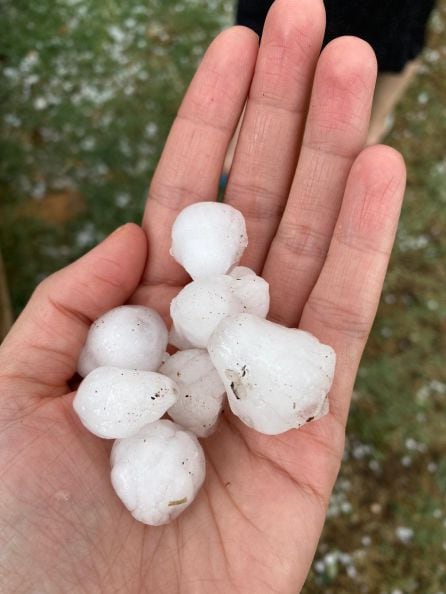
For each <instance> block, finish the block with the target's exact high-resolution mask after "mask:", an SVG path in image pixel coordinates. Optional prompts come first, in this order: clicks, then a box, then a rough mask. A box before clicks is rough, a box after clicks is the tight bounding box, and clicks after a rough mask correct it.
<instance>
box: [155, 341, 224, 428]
mask: <svg viewBox="0 0 446 594" xmlns="http://www.w3.org/2000/svg"><path fill="white" fill-rule="evenodd" d="M160 373H163V374H164V375H167V376H168V377H170V378H171V379H172V380H174V381H175V382H176V384H177V386H178V389H179V397H178V400H177V401H176V402H175V404H174V405H173V406H171V408H170V409H169V411H168V414H169V416H170V417H171V419H173V420H174V421H175V423H178V424H179V425H181V426H182V427H184V428H185V429H188V430H189V431H192V432H193V433H195V435H198V437H207V436H208V435H210V434H211V433H212V432H213V431H214V429H215V427H216V426H217V421H218V417H219V415H220V413H221V409H222V406H223V398H224V396H225V387H224V385H223V382H222V381H221V379H220V376H219V375H218V373H217V370H216V369H215V367H214V366H213V364H212V361H211V359H210V357H209V355H208V353H207V351H204V350H201V349H190V350H187V351H178V352H177V353H175V355H172V356H171V357H170V358H169V359H168V360H167V361H166V362H165V363H164V365H162V367H161V368H160Z"/></svg>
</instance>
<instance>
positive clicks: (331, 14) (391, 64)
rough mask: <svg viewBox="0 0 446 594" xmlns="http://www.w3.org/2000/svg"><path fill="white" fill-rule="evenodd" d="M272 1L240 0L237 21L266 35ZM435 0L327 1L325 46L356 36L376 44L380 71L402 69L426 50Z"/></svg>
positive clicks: (374, 46) (372, 44)
mask: <svg viewBox="0 0 446 594" xmlns="http://www.w3.org/2000/svg"><path fill="white" fill-rule="evenodd" d="M272 3H273V2H272V0H239V1H238V5H237V23H238V24H239V25H245V26H246V27H250V28H251V29H253V30H254V31H255V32H256V33H257V34H258V35H261V34H262V31H263V25H264V22H265V18H266V15H267V13H268V10H269V8H270V7H271V4H272ZM434 4H435V0H325V9H326V12H327V28H326V32H325V37H324V44H323V45H324V46H325V45H326V44H327V43H329V42H330V41H331V40H332V39H335V38H336V37H340V36H341V35H355V36H356V37H360V38H361V39H364V40H365V41H367V42H368V43H370V45H371V46H372V47H373V49H374V51H375V54H376V57H377V59H378V69H379V71H380V72H400V71H401V70H402V69H403V68H404V66H405V65H406V63H407V62H408V61H410V60H413V59H414V58H415V57H416V56H417V55H418V54H419V53H420V51H421V50H422V49H423V47H424V44H425V36H426V25H427V21H428V18H429V16H430V13H431V11H432V9H433V7H434Z"/></svg>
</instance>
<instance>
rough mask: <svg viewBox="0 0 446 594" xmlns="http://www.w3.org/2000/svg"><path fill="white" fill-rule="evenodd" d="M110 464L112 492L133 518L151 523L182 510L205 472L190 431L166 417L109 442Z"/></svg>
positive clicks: (202, 459) (170, 517)
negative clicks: (129, 434) (110, 443)
mask: <svg viewBox="0 0 446 594" xmlns="http://www.w3.org/2000/svg"><path fill="white" fill-rule="evenodd" d="M111 466H112V471H111V480H112V484H113V487H114V489H115V491H116V493H117V495H118V497H119V498H120V499H121V501H122V503H123V504H124V505H125V507H126V508H127V509H128V510H129V511H130V513H131V514H132V516H133V517H134V518H135V519H136V520H139V521H140V522H144V523H145V524H150V525H151V526H159V525H160V524H167V523H168V522H170V521H171V520H173V519H174V518H176V517H177V516H178V515H179V514H180V513H181V512H182V511H183V510H184V509H186V507H188V506H189V505H190V504H191V503H192V501H193V499H194V498H195V496H196V494H197V492H198V490H199V488H200V487H201V485H202V483H203V481H204V477H205V459H204V453H203V450H202V448H201V446H200V444H199V443H198V440H197V438H196V437H195V435H193V434H192V433H190V432H189V431H185V430H184V429H183V428H182V427H180V426H179V425H176V424H175V423H173V422H172V421H166V420H161V421H156V422H155V423H152V424H150V425H146V426H145V427H144V428H143V429H141V431H140V432H139V433H138V434H137V435H135V436H134V437H127V438H126V439H118V440H117V441H115V443H114V445H113V449H112V453H111Z"/></svg>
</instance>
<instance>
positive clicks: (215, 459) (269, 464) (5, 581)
mask: <svg viewBox="0 0 446 594" xmlns="http://www.w3.org/2000/svg"><path fill="white" fill-rule="evenodd" d="M323 30H324V13H323V6H322V2H320V1H319V0H318V1H316V0H278V1H277V2H276V3H275V5H274V7H273V9H272V10H271V12H270V14H269V17H268V20H267V24H266V28H265V33H264V37H263V39H262V44H261V47H260V50H258V40H257V38H256V36H255V35H254V34H253V33H252V32H250V31H249V30H247V29H244V28H241V27H236V28H232V29H229V30H228V31H226V32H224V33H222V34H221V35H220V36H219V37H218V38H217V39H216V40H215V41H214V42H213V44H212V45H211V46H210V48H209V50H208V52H207V54H206V56H205V58H204V60H203V62H202V64H201V66H200V68H199V70H198V72H197V74H196V76H195V78H194V80H193V82H192V84H191V86H190V88H189V90H188V92H187V94H186V96H185V99H184V101H183V104H182V106H181V107H180V110H179V113H178V116H177V118H176V120H175V122H174V124H173V127H172V130H171V132H170V135H169V138H168V140H167V143H166V146H165V150H164V153H163V155H162V158H161V160H160V163H159V166H158V169H157V171H156V174H155V176H154V178H153V181H152V184H151V188H150V196H149V200H148V203H147V208H146V213H145V216H144V222H143V229H141V228H139V227H138V226H136V225H132V224H130V225H126V226H124V227H123V228H120V229H119V230H118V231H116V232H115V233H114V234H112V235H111V236H110V237H109V238H108V239H106V240H105V241H104V242H103V243H102V244H100V245H99V246H98V247H96V248H95V249H94V250H93V251H91V252H90V253H89V254H87V255H86V256H84V257H83V258H82V259H80V260H79V261H77V262H75V263H74V264H72V265H71V266H69V267H68V268H66V269H64V270H61V271H59V272H57V273H56V274H54V275H52V276H51V277H49V278H48V279H46V280H45V281H43V283H42V284H41V285H39V286H38V287H37V289H36V291H35V293H34V295H33V296H32V298H31V300H30V302H29V304H28V306H27V307H26V309H25V310H24V312H23V313H22V315H21V316H20V318H19V319H18V320H17V322H16V324H15V326H14V328H13V329H12V331H11V333H10V334H9V336H8V337H7V338H6V340H5V341H4V343H3V345H2V346H1V349H0V370H1V377H0V469H1V470H0V472H1V481H0V551H1V552H0V584H2V588H1V589H2V591H5V592H9V593H11V594H12V593H31V592H33V593H34V592H36V593H37V592H38V593H39V594H43V593H45V594H47V593H51V594H52V593H57V594H62V593H65V592H70V593H77V592H86V593H88V594H95V593H96V592H98V593H99V592H101V593H102V592H106V593H107V594H113V593H118V592H123V593H124V592H125V593H136V592H144V593H154V594H155V593H156V594H173V593H180V592H181V594H189V593H190V594H192V593H193V594H201V593H206V594H207V593H209V592H213V593H214V592H215V593H225V594H226V593H227V594H234V593H252V592H255V593H256V594H264V593H265V594H266V593H272V592H276V593H280V594H288V593H289V594H296V592H298V591H299V590H300V588H301V587H302V585H303V583H304V581H305V578H306V576H307V573H308V570H309V568H310V565H311V562H312V559H313V556H314V553H315V549H316V546H317V542H318V539H319V537H320V533H321V529H322V526H323V523H324V519H325V512H326V507H327V502H328V499H329V496H330V493H331V490H332V487H333V483H334V481H335V479H336V475H337V473H338V470H339V465H340V461H341V456H342V451H343V444H344V431H345V423H346V419H347V413H348V408H349V402H350V397H351V393H352V387H353V383H354V379H355V375H356V372H357V368H358V363H359V360H360V357H361V354H362V351H363V348H364V345H365V342H366V339H367V336H368V333H369V330H370V327H371V324H372V321H373V318H374V316H375V312H376V308H377V304H378V301H379V296H380V292H381V289H382V283H383V279H384V275H385V271H386V267H387V264H388V258H389V254H390V251H391V248H392V243H393V240H394V234H395V230H396V226H397V220H398V215H399V210H400V206H401V201H402V197H403V192H404V186H405V169H404V164H403V160H402V158H401V156H400V155H399V154H398V153H396V152H395V151H394V150H392V149H390V148H389V147H385V146H374V147H369V148H366V149H364V143H365V139H366V134H367V127H368V120H369V113H370V106H371V102H372V96H373V89H374V84H375V75H376V64H375V59H374V56H373V52H372V50H371V49H370V48H369V47H368V46H367V44H365V43H364V42H362V41H360V40H358V39H354V38H340V39H338V40H336V41H334V42H333V43H332V44H331V45H329V46H328V47H327V48H326V49H325V50H324V51H323V53H322V55H320V57H319V51H320V43H321V40H322V36H323ZM246 100H247V108H246V115H245V118H244V122H243V128H242V130H241V135H240V141H239V144H238V147H237V150H236V154H235V159H234V164H233V167H232V172H231V176H230V180H229V184H228V188H227V194H226V198H225V199H226V200H227V201H228V202H229V203H230V204H233V205H234V206H235V207H237V208H239V209H241V210H242V211H243V213H244V215H245V216H246V219H247V225H248V232H249V237H250V243H249V247H248V249H247V252H246V256H245V258H244V261H243V262H242V264H244V265H248V266H251V267H254V268H255V269H256V270H257V271H258V272H259V273H260V272H261V273H262V274H263V275H264V276H265V278H266V279H267V280H268V281H269V282H270V284H271V296H272V306H271V314H270V318H271V319H272V320H275V321H278V322H280V323H283V324H286V325H289V326H293V325H294V326H299V327H301V328H303V329H305V330H309V331H311V332H312V333H313V334H315V335H316V336H317V337H318V338H319V339H320V340H321V341H323V342H325V343H328V344H330V345H331V346H333V347H334V349H335V350H336V352H337V358H338V362H337V369H336V377H335V382H334V385H333V389H332V390H331V393H330V413H329V414H328V415H327V416H326V417H324V418H323V419H322V420H320V421H318V422H316V423H309V424H308V425H306V426H305V427H304V428H302V429H300V430H298V431H289V432H288V433H285V434H282V435H279V436H275V437H269V436H264V435H260V434H257V433H255V432H254V431H252V430H251V429H249V428H247V427H245V426H243V425H242V424H241V423H240V422H239V421H238V420H237V419H235V418H234V417H232V416H231V415H230V414H229V412H228V411H226V412H225V414H224V415H223V417H222V419H221V422H220V425H219V429H218V431H217V432H216V433H215V434H214V435H213V436H212V437H211V438H209V439H207V440H204V441H203V446H204V448H205V451H206V457H207V478H206V482H205V485H204V487H203V489H202V490H201V491H200V493H199V495H198V497H197V499H196V501H195V502H194V504H193V505H192V506H191V507H190V508H189V509H188V510H187V511H186V512H185V513H184V514H183V515H181V516H180V517H179V518H178V519H177V520H176V521H175V522H173V523H172V524H169V525H167V526H164V527H157V528H151V527H147V526H144V525H142V524H140V523H138V522H136V521H134V520H133V519H132V517H131V516H130V514H129V513H128V512H127V511H126V510H125V509H124V508H123V506H122V504H121V503H120V501H119V500H118V498H117V497H116V496H115V495H114V493H113V491H112V488H111V485H110V481H109V461H108V458H109V452H110V447H111V443H110V442H109V441H105V440H100V439H98V438H96V437H94V436H92V435H90V434H88V433H87V431H86V430H85V429H83V428H82V426H81V425H80V423H79V421H78V419H77V418H76V416H75V414H74V412H73V410H72V406H71V402H72V398H73V393H72V392H71V390H70V387H69V380H70V378H71V377H72V375H73V373H74V371H75V367H76V360H77V358H78V355H79V352H80V350H81V347H82V344H83V342H84V340H85V337H86V334H87V331H88V326H89V324H90V323H91V321H92V320H94V319H95V318H97V317H98V316H99V315H101V314H102V313H103V312H105V311H107V310H108V309H110V308H112V307H114V306H117V305H119V304H122V303H124V302H127V301H130V302H133V303H140V304H146V305H152V306H154V307H155V308H157V309H159V310H160V311H161V312H162V313H163V314H166V313H167V311H168V304H169V301H170V299H171V298H172V296H173V295H175V294H176V293H177V291H178V289H179V287H181V286H182V285H184V283H186V282H187V280H188V279H187V277H186V275H185V273H184V272H183V271H182V270H181V268H180V267H179V266H178V265H177V264H176V263H175V262H174V261H173V260H172V258H171V257H169V255H168V249H169V229H170V226H171V224H172V222H173V220H174V218H175V216H176V215H177V213H178V212H179V211H180V210H181V209H182V208H183V207H184V206H186V205H188V204H190V203H191V202H194V201H198V200H210V199H212V198H213V197H216V195H217V188H218V180H219V175H220V171H221V168H222V164H223V161H224V156H225V152H226V148H227V145H228V143H229V141H230V138H231V136H232V134H233V132H234V128H235V127H236V125H237V122H238V119H239V117H240V114H241V112H242V110H243V106H244V104H245V102H246Z"/></svg>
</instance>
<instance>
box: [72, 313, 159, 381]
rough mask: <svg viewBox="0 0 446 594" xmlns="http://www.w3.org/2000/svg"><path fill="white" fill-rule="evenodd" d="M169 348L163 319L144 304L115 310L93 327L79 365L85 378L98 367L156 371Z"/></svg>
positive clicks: (103, 316) (79, 370)
mask: <svg viewBox="0 0 446 594" xmlns="http://www.w3.org/2000/svg"><path fill="white" fill-rule="evenodd" d="M166 346H167V328H166V325H165V324H164V322H163V319H162V318H161V316H160V315H159V314H158V313H157V312H156V311H155V310H153V309H150V308H148V307H143V306H141V305H122V306H120V307H115V308H114V309H111V310H110V311H108V312H107V313H105V314H104V315H102V316H101V317H100V318H98V319H97V320H96V321H95V322H94V323H93V324H92V325H91V327H90V330H89V332H88V335H87V340H86V342H85V346H84V348H83V350H82V352H81V355H80V357H79V362H78V372H79V375H81V376H82V377H85V376H86V375H88V374H89V373H90V371H93V369H95V368H96V367H121V368H123V369H141V370H144V371H154V370H156V369H158V367H159V366H160V365H161V361H162V358H163V355H164V352H165V350H166Z"/></svg>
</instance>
